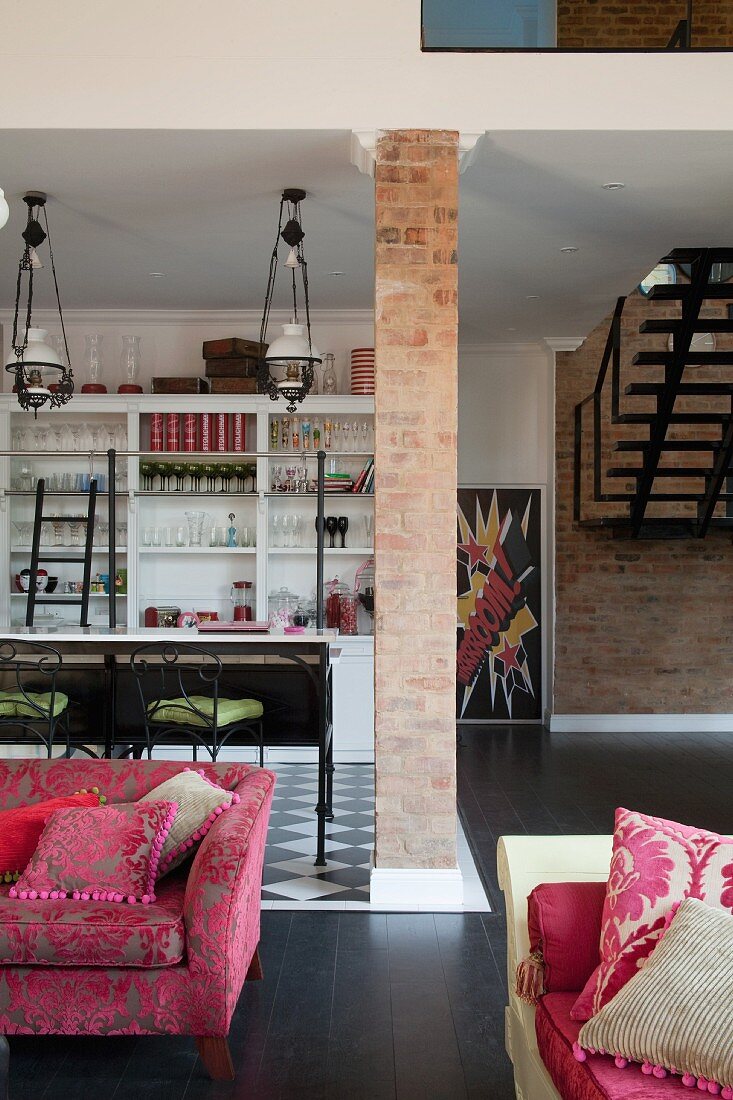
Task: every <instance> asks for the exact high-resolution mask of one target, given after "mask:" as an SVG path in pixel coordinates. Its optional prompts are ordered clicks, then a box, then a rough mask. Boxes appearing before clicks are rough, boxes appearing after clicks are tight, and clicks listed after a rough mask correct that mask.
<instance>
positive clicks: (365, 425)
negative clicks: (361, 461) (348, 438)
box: [361, 420, 369, 451]
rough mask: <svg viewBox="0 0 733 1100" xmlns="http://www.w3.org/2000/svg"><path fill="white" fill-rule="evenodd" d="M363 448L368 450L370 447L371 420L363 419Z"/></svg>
mask: <svg viewBox="0 0 733 1100" xmlns="http://www.w3.org/2000/svg"><path fill="white" fill-rule="evenodd" d="M361 449H362V451H366V450H368V449H369V421H368V420H364V421H362V425H361Z"/></svg>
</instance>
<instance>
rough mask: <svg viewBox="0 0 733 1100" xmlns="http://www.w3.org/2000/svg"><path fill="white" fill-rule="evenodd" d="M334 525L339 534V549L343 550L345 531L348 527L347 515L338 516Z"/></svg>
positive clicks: (344, 546)
mask: <svg viewBox="0 0 733 1100" xmlns="http://www.w3.org/2000/svg"><path fill="white" fill-rule="evenodd" d="M336 526H337V527H338V533H339V534H340V535H341V549H342V550H345V549H346V532H347V531H348V529H349V517H348V516H339V517H338V520H337V521H336Z"/></svg>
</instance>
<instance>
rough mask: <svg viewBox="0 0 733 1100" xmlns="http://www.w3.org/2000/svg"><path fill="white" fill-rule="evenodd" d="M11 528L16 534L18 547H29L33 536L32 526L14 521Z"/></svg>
mask: <svg viewBox="0 0 733 1100" xmlns="http://www.w3.org/2000/svg"><path fill="white" fill-rule="evenodd" d="M13 527H14V528H15V530H16V531H17V532H18V546H30V544H31V538H32V536H33V524H32V523H18V522H16V521H14V522H13Z"/></svg>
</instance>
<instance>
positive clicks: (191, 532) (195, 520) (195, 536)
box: [184, 512, 206, 546]
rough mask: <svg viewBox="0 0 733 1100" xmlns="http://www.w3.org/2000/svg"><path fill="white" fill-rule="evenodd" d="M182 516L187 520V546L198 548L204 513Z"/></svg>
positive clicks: (191, 513)
mask: <svg viewBox="0 0 733 1100" xmlns="http://www.w3.org/2000/svg"><path fill="white" fill-rule="evenodd" d="M184 515H185V516H186V519H187V520H188V545H189V546H200V545H201V536H202V535H203V531H204V519H205V518H206V512H185V513H184Z"/></svg>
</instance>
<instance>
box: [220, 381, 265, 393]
mask: <svg viewBox="0 0 733 1100" xmlns="http://www.w3.org/2000/svg"><path fill="white" fill-rule="evenodd" d="M211 393H257V379H256V378H212V379H211Z"/></svg>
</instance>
